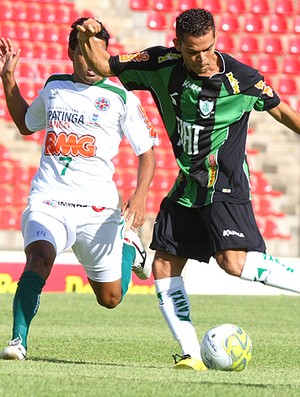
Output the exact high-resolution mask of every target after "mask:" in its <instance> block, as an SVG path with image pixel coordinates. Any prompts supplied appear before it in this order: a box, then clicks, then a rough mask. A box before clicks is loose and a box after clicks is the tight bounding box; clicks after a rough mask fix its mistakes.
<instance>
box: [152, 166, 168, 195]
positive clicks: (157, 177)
mask: <svg viewBox="0 0 300 397" xmlns="http://www.w3.org/2000/svg"><path fill="white" fill-rule="evenodd" d="M150 189H151V190H152V191H154V192H160V191H166V190H169V189H170V185H169V176H168V172H167V171H166V170H163V169H156V171H155V174H154V178H153V180H152V183H151V185H150Z"/></svg>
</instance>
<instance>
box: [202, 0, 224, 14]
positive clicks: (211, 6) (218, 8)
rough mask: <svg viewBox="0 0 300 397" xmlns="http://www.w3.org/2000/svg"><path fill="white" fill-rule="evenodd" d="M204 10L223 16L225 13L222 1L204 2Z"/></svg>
mask: <svg viewBox="0 0 300 397" xmlns="http://www.w3.org/2000/svg"><path fill="white" fill-rule="evenodd" d="M202 8H204V9H205V10H207V11H210V12H211V13H212V14H222V12H223V8H222V5H221V0H203V1H202Z"/></svg>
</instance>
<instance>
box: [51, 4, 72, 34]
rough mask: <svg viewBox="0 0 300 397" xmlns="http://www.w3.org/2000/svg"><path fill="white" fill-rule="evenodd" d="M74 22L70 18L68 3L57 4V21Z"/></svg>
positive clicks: (62, 22) (59, 22)
mask: <svg viewBox="0 0 300 397" xmlns="http://www.w3.org/2000/svg"><path fill="white" fill-rule="evenodd" d="M72 22H73V21H71V20H70V7H69V6H68V5H67V4H57V5H56V6H55V23H58V24H70V23H72ZM69 29H70V27H69Z"/></svg>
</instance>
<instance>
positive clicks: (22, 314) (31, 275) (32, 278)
mask: <svg viewBox="0 0 300 397" xmlns="http://www.w3.org/2000/svg"><path fill="white" fill-rule="evenodd" d="M44 285H45V281H44V280H43V278H42V277H41V276H39V275H38V274H37V273H35V272H32V271H26V272H24V273H23V274H22V275H21V277H20V280H19V283H18V288H17V290H16V294H15V297H14V303H13V317H14V322H13V337H12V339H15V338H21V340H22V345H23V346H24V347H25V349H27V336H28V330H29V326H30V323H31V320H32V319H33V317H34V316H35V315H36V313H37V311H38V308H39V305H40V294H41V292H42V289H43V287H44Z"/></svg>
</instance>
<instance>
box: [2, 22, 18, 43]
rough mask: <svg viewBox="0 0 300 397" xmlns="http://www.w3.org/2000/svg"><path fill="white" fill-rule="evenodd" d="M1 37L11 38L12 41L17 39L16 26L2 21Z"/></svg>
mask: <svg viewBox="0 0 300 397" xmlns="http://www.w3.org/2000/svg"><path fill="white" fill-rule="evenodd" d="M0 26H1V36H2V37H5V38H10V39H11V40H15V39H16V32H15V24H14V22H12V21H10V20H4V21H1V24H0Z"/></svg>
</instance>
